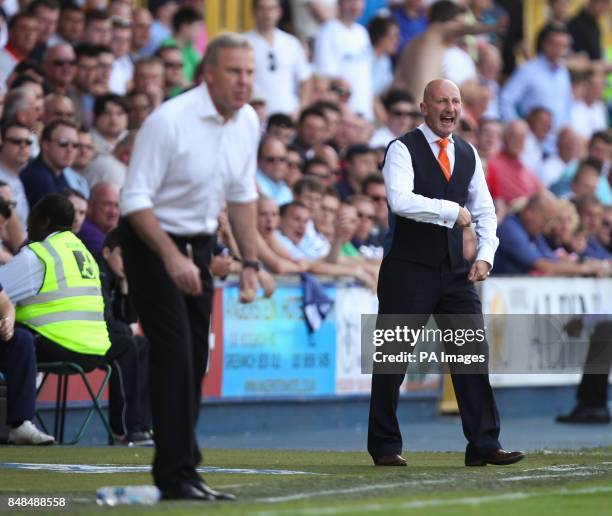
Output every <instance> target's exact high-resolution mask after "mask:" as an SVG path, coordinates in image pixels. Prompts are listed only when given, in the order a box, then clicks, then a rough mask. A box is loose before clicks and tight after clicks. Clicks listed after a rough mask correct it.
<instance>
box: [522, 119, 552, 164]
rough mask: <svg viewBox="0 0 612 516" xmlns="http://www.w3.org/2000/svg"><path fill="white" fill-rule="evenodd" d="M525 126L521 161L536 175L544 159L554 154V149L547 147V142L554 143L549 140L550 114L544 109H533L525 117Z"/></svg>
mask: <svg viewBox="0 0 612 516" xmlns="http://www.w3.org/2000/svg"><path fill="white" fill-rule="evenodd" d="M527 125H528V126H529V132H528V133H527V136H526V138H525V147H524V149H523V152H522V153H521V161H522V162H523V163H525V165H527V167H528V168H530V169H531V170H533V171H534V172H535V173H536V175H538V173H537V171H538V170H539V169H540V168H541V166H542V162H543V161H544V158H546V157H547V156H549V155H551V154H553V153H554V148H553V149H550V148H549V147H548V146H547V144H549V142H551V141H554V138H550V136H552V135H551V134H550V132H551V129H552V126H553V119H552V113H551V112H550V111H549V110H548V109H546V108H545V107H535V108H533V109H532V110H531V111H530V112H529V115H528V116H527Z"/></svg>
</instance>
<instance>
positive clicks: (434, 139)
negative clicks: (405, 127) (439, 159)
mask: <svg viewBox="0 0 612 516" xmlns="http://www.w3.org/2000/svg"><path fill="white" fill-rule="evenodd" d="M418 129H420V130H421V132H422V133H423V135H424V136H425V139H426V140H427V143H429V144H430V145H431V144H432V143H438V140H440V139H441V137H440V136H438V135H437V134H436V133H434V132H433V131H432V130H431V129H430V127H429V126H428V125H427V124H426V123H425V122H423V123H422V124H421V125H419V127H418ZM448 141H449V142H450V143H452V144H454V143H455V140H453V135H452V134H451V135H450V136H449V137H448Z"/></svg>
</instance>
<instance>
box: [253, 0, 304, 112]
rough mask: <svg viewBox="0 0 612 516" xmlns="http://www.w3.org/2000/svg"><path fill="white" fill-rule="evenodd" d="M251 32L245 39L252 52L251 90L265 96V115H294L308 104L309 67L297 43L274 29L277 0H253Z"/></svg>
mask: <svg viewBox="0 0 612 516" xmlns="http://www.w3.org/2000/svg"><path fill="white" fill-rule="evenodd" d="M253 15H254V17H255V29H253V30H251V31H249V32H247V33H246V34H245V37H246V38H247V39H248V40H249V41H250V42H251V45H252V46H253V49H254V50H255V89H256V90H257V91H261V92H262V93H263V95H264V96H265V100H266V104H267V108H268V112H269V113H286V114H294V113H297V112H298V111H299V109H300V108H301V107H303V106H305V105H306V104H307V103H308V100H309V96H310V81H309V79H310V75H311V70H310V65H309V64H308V61H307V59H306V53H305V52H304V49H303V47H302V45H301V43H300V42H299V40H298V39H297V38H296V37H294V36H292V35H291V34H288V33H286V32H284V31H282V30H280V29H278V28H277V27H276V26H277V24H278V22H279V20H280V18H281V15H282V9H281V7H280V3H279V0H254V1H253Z"/></svg>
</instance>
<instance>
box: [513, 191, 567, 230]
mask: <svg viewBox="0 0 612 516" xmlns="http://www.w3.org/2000/svg"><path fill="white" fill-rule="evenodd" d="M558 209H559V203H558V199H557V198H556V197H555V196H554V195H553V194H552V193H551V192H550V191H549V190H547V189H545V188H542V189H541V190H538V191H537V192H536V193H534V194H533V195H532V196H531V197H529V199H528V200H527V204H526V205H525V207H524V208H523V209H522V210H521V221H522V223H523V226H524V228H525V231H527V233H529V235H531V236H532V237H535V236H538V235H541V234H542V233H543V232H544V229H545V228H546V226H547V224H549V223H550V221H551V220H553V219H554V218H555V217H556V216H557V211H558Z"/></svg>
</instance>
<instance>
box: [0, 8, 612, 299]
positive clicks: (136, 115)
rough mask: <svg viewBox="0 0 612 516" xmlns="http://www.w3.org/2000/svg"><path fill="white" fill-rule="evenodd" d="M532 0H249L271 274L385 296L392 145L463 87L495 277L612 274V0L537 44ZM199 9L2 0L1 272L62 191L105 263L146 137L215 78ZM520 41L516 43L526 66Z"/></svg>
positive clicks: (262, 237) (566, 19)
mask: <svg viewBox="0 0 612 516" xmlns="http://www.w3.org/2000/svg"><path fill="white" fill-rule="evenodd" d="M521 3H522V2H507V1H504V0H497V1H494V0H462V1H459V0H456V1H450V0H442V1H436V2H433V1H431V0H403V1H401V0H369V1H365V0H325V1H322V0H317V1H314V0H285V1H281V0H254V1H253V2H252V9H253V19H254V22H255V26H254V28H253V29H252V30H250V31H248V32H246V33H245V37H246V38H247V39H248V40H249V42H250V43H251V45H252V46H253V49H254V55H255V71H254V89H253V93H252V98H251V102H250V103H251V105H252V106H253V108H254V109H255V110H256V112H257V114H258V116H259V118H260V121H261V131H262V134H261V143H260V145H259V150H258V154H257V169H258V172H257V185H258V190H259V192H260V200H259V215H258V217H259V218H258V229H259V233H260V234H259V238H258V250H259V258H260V259H261V261H262V262H263V264H264V266H265V269H266V270H267V271H269V272H271V273H274V274H291V273H299V272H304V271H309V272H312V273H315V274H323V275H329V276H348V277H352V278H355V279H356V280H358V281H360V282H362V283H363V284H365V285H367V286H369V287H371V288H372V289H374V288H375V285H376V281H377V271H378V266H379V264H380V260H381V258H382V256H383V249H384V241H385V240H384V239H385V234H386V231H387V203H386V190H385V186H384V182H383V180H382V176H381V173H380V169H381V164H382V162H383V160H384V153H385V148H386V146H387V144H388V143H389V142H390V141H392V140H393V139H394V138H396V137H398V136H401V135H402V134H403V133H405V132H406V131H409V130H411V129H414V128H416V127H417V126H418V125H419V124H420V123H422V116H421V113H420V109H419V103H420V100H421V96H422V92H423V87H424V85H425V84H426V83H427V82H429V81H430V80H431V79H434V78H437V77H446V78H448V79H451V80H453V81H454V82H456V83H457V84H458V85H459V86H460V89H461V93H462V98H463V104H464V105H463V117H462V119H461V121H460V124H459V127H458V130H457V134H459V135H460V136H462V137H463V138H465V139H466V140H467V141H469V142H470V143H471V144H472V145H474V147H475V149H476V150H477V152H478V154H479V156H480V158H481V160H482V162H483V165H484V168H485V173H486V175H487V182H488V185H489V189H490V191H491V194H492V196H493V198H494V202H495V205H496V209H497V214H498V220H499V237H500V240H501V243H500V247H499V251H498V254H497V259H496V264H495V267H494V272H495V273H515V274H526V273H540V274H587V275H589V274H596V275H601V274H606V273H607V271H608V270H609V268H610V267H609V265H610V258H611V256H612V255H611V254H610V229H611V222H612V208H611V206H610V205H611V204H612V188H611V186H610V185H611V181H612V175H611V174H610V166H611V162H612V133H611V131H610V129H609V128H608V126H609V117H610V104H609V101H610V97H609V96H608V97H606V96H605V85H606V82H605V81H606V74H607V73H609V72H610V68H611V67H610V61H609V60H608V61H606V59H605V52H606V49H605V48H603V41H602V33H601V30H600V25H599V23H600V20H599V19H600V17H601V16H603V15H605V14H607V12H608V10H609V7H610V1H609V0H585V1H584V5H583V6H582V7H581V9H580V10H579V11H578V12H576V13H570V11H569V8H568V2H567V1H566V0H550V2H549V19H548V21H547V22H546V23H545V25H544V26H543V27H542V28H541V30H540V31H539V33H538V35H537V38H536V45H535V46H536V48H535V49H534V50H533V51H531V49H529V48H528V46H527V44H526V43H524V42H523V41H522V40H521V39H520V36H521V34H520V30H517V29H516V27H515V25H516V23H517V14H516V5H512V4H521ZM202 6H203V3H202V2H201V1H191V0H183V1H179V0H155V1H151V2H149V3H148V8H143V7H137V6H136V5H135V3H134V2H133V1H131V0H114V1H110V2H109V1H107V0H88V1H86V2H85V3H84V5H81V2H73V1H65V2H62V3H60V2H58V1H57V0H33V1H31V2H28V1H22V2H19V3H17V2H16V1H5V2H4V4H3V8H2V10H1V11H0V15H1V16H0V45H1V46H2V47H3V48H2V49H1V50H0V91H1V97H2V98H3V115H2V130H1V137H2V144H1V147H0V194H1V195H2V197H3V198H4V200H5V201H6V202H7V203H8V205H9V207H10V208H12V212H11V216H10V217H8V218H7V220H6V222H5V224H4V226H3V229H2V248H1V249H0V261H2V262H3V263H6V262H8V261H9V260H10V259H11V256H12V255H13V254H14V253H16V252H17V250H18V249H19V246H20V245H21V243H22V242H23V241H24V240H25V238H26V237H27V235H26V232H25V227H26V220H27V216H28V211H29V209H30V208H31V207H32V206H33V205H34V203H36V202H37V201H38V200H39V199H40V198H42V197H43V196H44V195H46V194H48V193H60V192H64V193H65V195H67V196H68V197H69V199H70V200H71V201H72V202H73V204H74V206H75V213H76V215H77V216H76V219H75V223H74V229H75V231H77V232H78V235H79V236H80V238H81V239H82V240H83V242H84V243H85V244H86V245H87V246H88V248H89V249H90V250H91V251H92V252H93V253H95V254H97V255H99V254H100V253H101V251H102V246H103V244H104V239H105V237H106V235H108V234H109V232H110V231H111V230H112V229H113V228H114V227H115V226H116V225H117V223H118V220H119V198H120V190H121V188H122V186H123V183H124V181H125V177H126V174H128V173H129V172H128V170H129V162H130V154H131V149H132V146H133V142H134V139H135V138H136V135H137V133H138V129H139V128H140V127H141V125H142V124H143V123H144V122H145V121H146V118H147V116H148V115H149V114H150V113H151V112H152V110H154V109H155V108H156V107H157V106H158V105H159V104H160V103H162V102H164V101H165V100H166V99H169V98H172V97H174V96H176V95H179V94H181V92H183V91H185V90H186V89H189V88H192V87H197V85H198V84H199V83H200V82H201V80H202V73H203V72H202V69H201V65H200V63H201V58H202V55H203V53H204V52H205V48H206V43H207V39H208V34H207V27H206V23H205V20H204V17H203V9H202ZM519 7H520V6H519ZM519 18H520V16H519ZM508 45H512V46H513V48H514V49H515V50H516V49H518V50H516V51H515V52H514V53H511V58H508V53H507V52H506V48H507V47H508ZM517 63H520V64H517ZM608 93H610V92H609V91H608ZM607 102H608V103H607ZM237 143H238V144H239V142H237ZM471 231H472V230H466V238H465V253H466V256H467V257H468V258H472V257H473V256H474V254H475V247H474V246H475V240H474V238H473V233H471ZM215 252H216V253H217V255H216V256H215V258H214V259H213V263H212V269H213V272H214V273H215V275H217V276H219V277H224V276H226V275H227V274H229V273H231V272H233V271H236V270H237V268H239V266H240V264H239V256H238V250H237V249H236V246H235V244H234V243H233V237H232V235H231V229H230V227H229V225H228V224H227V221H224V220H220V224H219V238H218V245H217V246H216V251H215ZM232 257H234V258H237V260H234V259H233V258H232ZM264 279H265V284H267V285H268V286H269V289H268V290H270V291H271V290H272V289H273V281H271V280H270V279H269V278H264Z"/></svg>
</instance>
